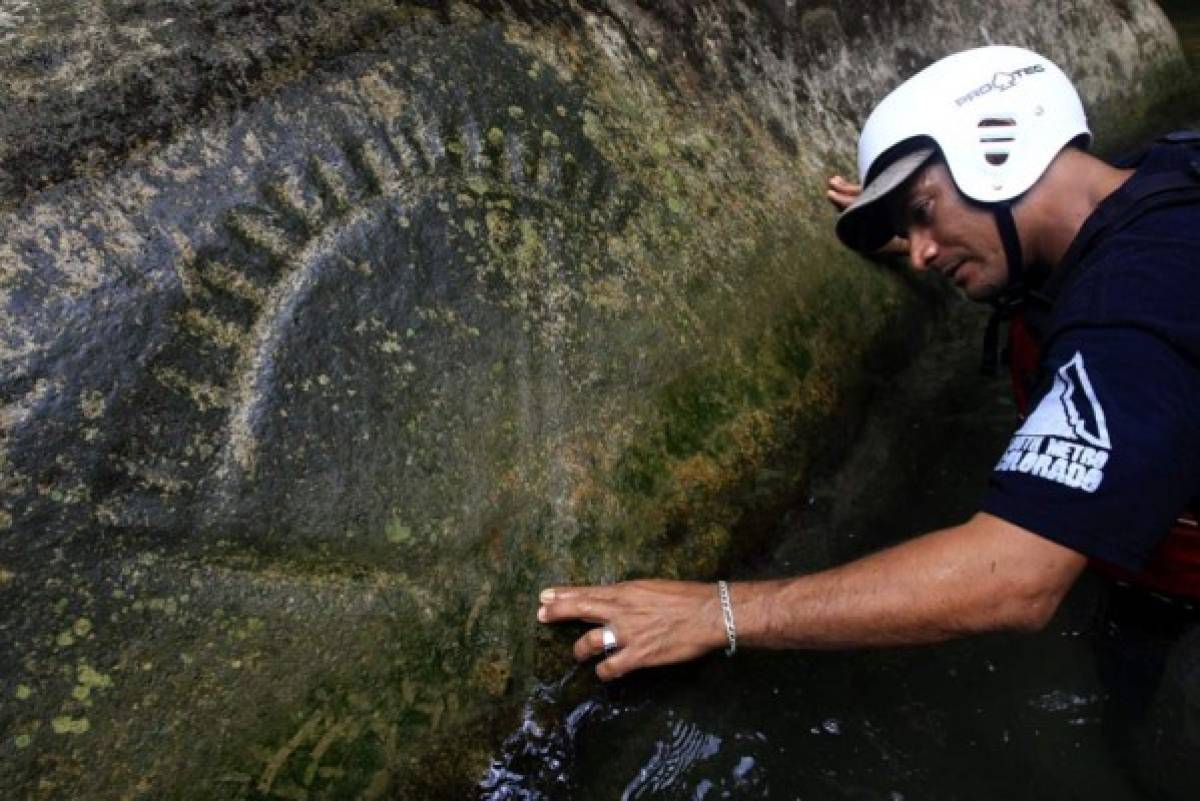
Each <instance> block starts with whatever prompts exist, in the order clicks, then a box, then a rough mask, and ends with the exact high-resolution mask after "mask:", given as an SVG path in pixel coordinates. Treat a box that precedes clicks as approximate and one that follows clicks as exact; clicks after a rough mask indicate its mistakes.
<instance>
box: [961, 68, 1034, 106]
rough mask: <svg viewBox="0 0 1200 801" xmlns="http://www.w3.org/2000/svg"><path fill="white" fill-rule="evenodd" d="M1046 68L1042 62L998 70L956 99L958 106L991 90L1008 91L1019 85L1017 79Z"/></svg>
mask: <svg viewBox="0 0 1200 801" xmlns="http://www.w3.org/2000/svg"><path fill="white" fill-rule="evenodd" d="M1045 71H1046V68H1045V67H1043V66H1042V65H1041V64H1030V65H1029V66H1028V67H1021V68H1020V69H1016V70H1013V71H1012V72H997V73H996V74H995V75H993V76H992V79H991V80H990V81H988V82H987V83H985V84H983V85H982V86H978V87H976V88H974V89H972V90H971V91H969V92H967V93H966V94H965V95H963V96H962V97H960V98H958V99H957V100H955V101H954V105H956V106H959V107H961V106H965V105H966V104H967V103H970V102H971V101H972V100H974V99H975V98H977V97H982V96H983V95H986V94H987V93H989V92H1007V91H1008V90H1009V89H1012V88H1013V87H1014V86H1016V85H1017V81H1018V80H1019V79H1020V78H1021V77H1023V76H1025V75H1036V74H1038V73H1039V72H1045Z"/></svg>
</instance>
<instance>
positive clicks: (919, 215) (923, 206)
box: [908, 200, 933, 225]
mask: <svg viewBox="0 0 1200 801" xmlns="http://www.w3.org/2000/svg"><path fill="white" fill-rule="evenodd" d="M932 209H933V204H932V203H930V202H929V201H928V200H925V201H922V202H920V203H918V204H916V205H915V206H913V207H912V208H910V209H909V210H908V219H909V222H911V223H913V224H914V225H927V224H928V223H929V218H930V216H931V211H932Z"/></svg>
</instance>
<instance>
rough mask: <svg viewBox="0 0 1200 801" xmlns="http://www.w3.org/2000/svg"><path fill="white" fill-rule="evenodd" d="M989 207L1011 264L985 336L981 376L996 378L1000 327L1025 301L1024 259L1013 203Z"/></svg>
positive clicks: (1007, 259)
mask: <svg viewBox="0 0 1200 801" xmlns="http://www.w3.org/2000/svg"><path fill="white" fill-rule="evenodd" d="M990 206H991V209H992V216H993V217H994V218H995V219H996V228H997V230H998V231H999V232H1000V243H1001V244H1002V245H1004V258H1005V260H1006V261H1007V262H1008V284H1007V285H1006V286H1005V287H1004V288H1003V289H1002V290H1000V292H999V294H998V295H997V296H996V297H995V298H993V299H992V301H991V303H992V314H991V316H990V317H989V318H988V323H987V329H986V330H985V331H984V335H983V358H982V362H981V365H980V367H981V370H980V372H982V373H983V374H984V375H987V376H994V375H996V372H997V370H998V367H999V363H1000V323H1002V322H1003V321H1005V320H1007V319H1008V318H1009V317H1010V316H1011V315H1012V313H1013V311H1014V310H1016V309H1017V308H1018V307H1019V306H1020V305H1021V303H1022V302H1023V301H1024V300H1025V259H1024V256H1023V255H1022V254H1021V237H1020V235H1019V234H1018V233H1017V222H1016V220H1014V219H1013V213H1012V201H1009V200H1005V201H1001V202H999V203H992V204H990Z"/></svg>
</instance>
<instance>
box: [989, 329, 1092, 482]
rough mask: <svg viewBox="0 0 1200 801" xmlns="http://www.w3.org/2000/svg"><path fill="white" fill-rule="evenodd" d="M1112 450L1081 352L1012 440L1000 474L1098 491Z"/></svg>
mask: <svg viewBox="0 0 1200 801" xmlns="http://www.w3.org/2000/svg"><path fill="white" fill-rule="evenodd" d="M1111 451H1112V440H1111V439H1110V438H1109V436H1108V424H1107V423H1106V422H1105V418H1104V408H1103V407H1102V406H1101V405H1100V401H1099V399H1098V398H1097V397H1096V391H1095V390H1094V389H1093V388H1092V381H1091V379H1090V378H1088V374H1087V368H1086V367H1084V363H1083V354H1081V353H1079V352H1076V353H1075V355H1074V357H1072V358H1071V360H1070V361H1069V362H1067V363H1066V364H1064V365H1063V366H1062V367H1060V368H1059V369H1058V372H1057V373H1056V374H1055V376H1054V386H1053V387H1052V388H1051V390H1050V391H1049V392H1048V393H1046V396H1045V397H1044V398H1042V401H1041V403H1039V404H1038V407H1037V408H1036V409H1034V411H1033V414H1031V415H1029V418H1028V419H1027V420H1026V421H1025V424H1024V425H1022V426H1021V428H1020V429H1019V430H1018V431H1017V433H1016V434H1015V435H1014V436H1013V438H1012V441H1011V442H1009V444H1008V450H1006V451H1005V452H1004V456H1002V457H1000V462H999V463H998V464H997V465H996V470H997V471H999V472H1014V473H1025V474H1026V475H1031V476H1037V477H1039V478H1044V479H1046V480H1048V481H1055V482H1057V483H1059V484H1063V485H1065V486H1068V487H1071V488H1072V489H1079V490H1083V491H1084V492H1095V491H1096V489H1097V488H1098V487H1099V486H1100V482H1102V481H1103V480H1104V466H1105V465H1106V464H1108V457H1109V453H1110V452H1111Z"/></svg>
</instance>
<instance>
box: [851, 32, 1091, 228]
mask: <svg viewBox="0 0 1200 801" xmlns="http://www.w3.org/2000/svg"><path fill="white" fill-rule="evenodd" d="M1076 139H1081V142H1082V144H1083V145H1084V146H1086V145H1087V144H1088V143H1090V141H1091V131H1090V130H1089V129H1088V124H1087V117H1086V115H1085V114H1084V111H1083V104H1082V103H1081V102H1080V100H1079V95H1078V93H1076V91H1075V87H1074V86H1072V85H1071V81H1070V80H1069V79H1068V78H1067V76H1066V75H1064V74H1063V71H1062V70H1060V69H1059V68H1058V67H1057V66H1055V65H1054V63H1053V62H1051V61H1049V60H1048V59H1046V58H1044V57H1042V56H1040V55H1038V54H1037V53H1034V52H1031V51H1029V50H1025V49H1022V48H1019V47H1005V46H998V45H997V46H991V47H980V48H977V49H975V50H965V51H963V52H961V53H955V54H954V55H951V56H947V57H946V58H943V59H942V60H941V61H938V62H936V63H934V64H932V65H930V66H929V67H926V68H925V69H923V70H921V72H919V73H917V74H916V75H914V76H913V77H912V78H910V79H908V80H907V81H905V82H904V83H902V84H901V85H900V86H899V87H897V88H896V89H895V90H894V91H893V92H892V93H891V94H889V95H888V96H887V97H885V98H884V99H883V101H882V102H880V104H879V105H878V106H876V107H875V110H874V111H872V112H871V116H870V117H868V118H867V122H866V124H865V125H864V126H863V130H862V135H861V136H860V137H859V140H858V172H859V179H860V181H861V182H862V184H863V193H862V195H860V196H859V197H858V198H857V199H856V200H855V202H854V203H852V204H851V205H850V206H848V207H847V208H846V210H845V211H844V212H843V213H842V215H841V216H840V217H839V218H838V221H837V234H838V237H839V238H840V239H841V240H842V242H844V243H845V244H846V245H848V246H849V247H852V248H854V249H856V250H860V251H865V252H870V251H873V250H877V249H878V248H880V247H882V246H883V245H884V244H886V243H887V241H888V240H889V239H890V238H891V237H892V236H893V234H894V233H895V231H894V230H892V228H891V226H890V225H889V224H888V220H887V211H886V208H885V205H886V204H884V203H880V202H878V201H880V200H882V199H883V198H884V197H885V196H886V195H887V194H888V193H889V192H891V191H892V190H894V189H896V188H897V187H898V186H900V185H901V184H903V183H904V182H905V180H907V179H908V177H909V176H911V175H912V174H913V173H914V172H916V171H917V169H918V168H919V167H920V166H921V165H922V164H924V163H925V162H926V161H927V160H928V159H929V158H930V156H932V155H933V154H934V153H935V152H936V150H935V147H934V146H936V149H937V150H940V151H941V153H942V156H943V157H944V158H945V160H946V165H947V167H948V168H949V170H950V174H951V175H952V176H953V177H954V182H955V184H957V186H958V189H959V191H961V192H962V193H963V194H964V195H966V196H967V197H969V198H971V199H973V200H976V201H979V202H981V203H1003V202H1005V201H1011V200H1013V199H1014V198H1017V197H1019V196H1020V195H1022V194H1024V193H1025V192H1026V191H1027V190H1028V189H1029V188H1030V187H1031V186H1033V185H1034V184H1035V183H1036V182H1037V180H1038V179H1039V178H1040V177H1041V176H1042V173H1043V172H1045V170H1046V167H1048V166H1049V165H1050V162H1051V161H1053V160H1054V157H1055V156H1056V155H1058V152H1059V151H1060V150H1062V148H1063V147H1064V146H1066V145H1067V144H1068V143H1070V142H1073V141H1074V140H1076Z"/></svg>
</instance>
